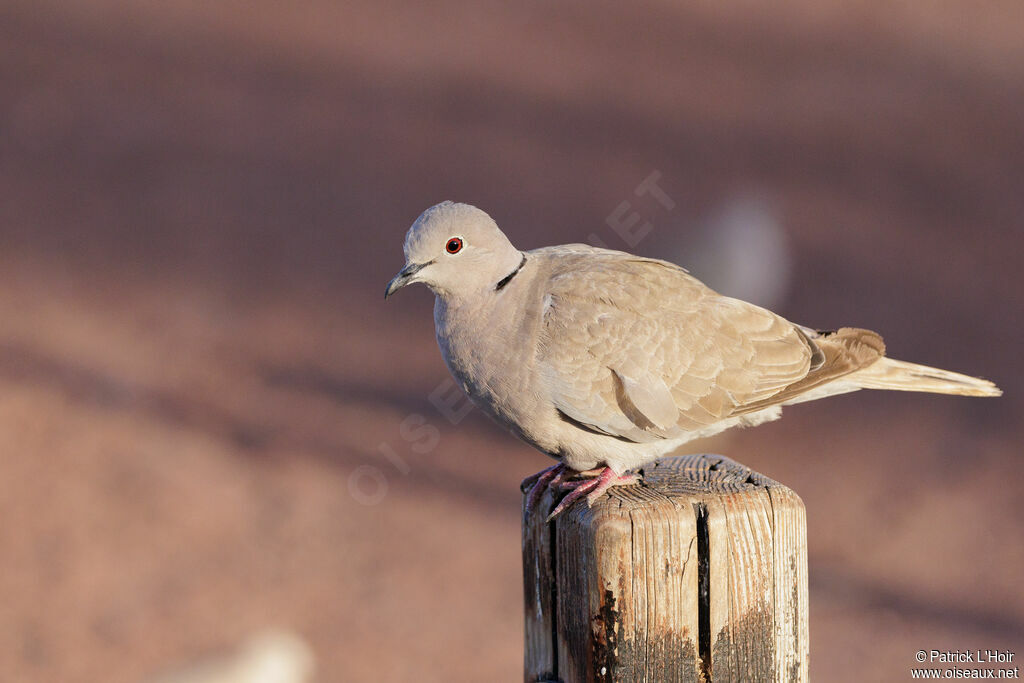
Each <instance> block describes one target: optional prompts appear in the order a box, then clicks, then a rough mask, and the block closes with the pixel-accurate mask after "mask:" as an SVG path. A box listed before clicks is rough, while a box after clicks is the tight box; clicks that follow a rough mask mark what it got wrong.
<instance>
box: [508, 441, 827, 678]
mask: <svg viewBox="0 0 1024 683" xmlns="http://www.w3.org/2000/svg"><path fill="white" fill-rule="evenodd" d="M641 474H642V477H643V483H642V485H639V486H630V487H616V488H614V489H612V490H611V491H610V493H609V494H608V495H606V496H604V497H603V498H602V499H601V500H599V501H598V502H597V503H595V504H594V506H593V507H592V508H588V507H587V505H586V504H585V503H583V502H580V503H577V504H576V505H574V506H573V507H572V508H571V509H569V510H567V511H566V512H565V513H564V514H563V515H561V516H560V517H559V518H558V519H556V520H555V521H554V522H551V523H545V522H544V516H545V515H544V513H545V512H546V511H547V510H549V509H550V507H551V505H553V503H554V502H555V501H554V497H553V495H552V493H551V492H550V491H548V492H546V493H545V494H544V497H543V498H542V499H541V502H540V505H539V507H538V510H536V511H533V512H534V513H533V514H527V512H526V511H524V518H523V570H524V571H523V578H524V585H525V600H526V604H525V607H526V634H525V635H526V653H525V659H524V665H525V669H524V679H525V680H527V681H552V680H558V681H565V682H566V683H571V682H574V681H712V680H713V681H750V680H758V681H806V680H807V664H808V625H807V542H806V519H805V514H804V507H803V503H802V502H801V500H800V498H799V497H798V496H797V495H796V494H795V493H793V492H792V491H790V490H789V489H787V488H786V487H785V486H782V485H781V484H779V483H777V482H775V481H772V480H771V479H768V478H767V477H764V476H763V475H760V474H758V473H757V472H754V471H752V470H750V469H749V468H747V467H745V466H743V465H740V464H739V463H736V462H734V461H732V460H729V459H728V458H724V457H722V456H715V455H691V456H680V457H674V458H664V459H662V460H658V461H655V462H654V463H651V464H650V465H648V466H646V467H645V468H643V469H642V470H641Z"/></svg>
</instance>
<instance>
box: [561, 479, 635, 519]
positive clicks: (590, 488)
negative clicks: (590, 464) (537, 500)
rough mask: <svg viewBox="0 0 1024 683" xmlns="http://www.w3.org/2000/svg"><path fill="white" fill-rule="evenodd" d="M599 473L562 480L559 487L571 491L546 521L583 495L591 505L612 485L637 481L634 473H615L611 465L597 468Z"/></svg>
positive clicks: (622, 484)
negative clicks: (572, 479)
mask: <svg viewBox="0 0 1024 683" xmlns="http://www.w3.org/2000/svg"><path fill="white" fill-rule="evenodd" d="M599 471H600V472H601V474H599V475H598V476H596V477H594V478H592V479H581V480H577V481H563V482H562V483H561V488H563V489H572V491H571V493H569V495H567V496H566V497H565V498H563V499H562V501H561V502H560V503H559V504H558V505H557V506H555V509H554V510H552V511H551V514H550V515H548V518H547V521H549V522H550V521H551V520H553V519H554V518H555V517H557V516H558V515H560V514H562V513H563V512H564V511H565V510H566V509H567V508H568V507H569V506H570V505H572V504H573V503H575V502H576V501H577V500H579V499H580V498H582V497H583V496H586V497H587V506H588V507H589V506H591V505H593V504H594V502H595V501H596V500H597V499H598V498H600V497H601V496H603V495H604V493H605V492H606V491H607V490H608V489H610V488H611V487H613V486H625V485H627V484H635V483H636V482H637V476H636V475H635V474H615V471H614V470H612V468H611V467H604V468H602V469H601V470H599Z"/></svg>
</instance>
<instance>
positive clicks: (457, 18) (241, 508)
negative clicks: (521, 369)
mask: <svg viewBox="0 0 1024 683" xmlns="http://www.w3.org/2000/svg"><path fill="white" fill-rule="evenodd" d="M1022 34H1024V6H1022V5H1021V3H1020V2H1019V0H983V1H979V2H972V3H949V2H939V1H931V0H925V1H921V0H913V1H910V0H900V1H897V2H882V1H881V0H860V1H858V2H849V1H848V0H798V1H797V2H793V3H786V4H785V5H780V4H778V3H773V4H764V5H762V4H761V3H754V2H728V3H722V2H711V1H710V0H708V1H696V2H685V3H681V2H663V1H660V0H647V1H645V2H640V3H629V4H622V3H610V2H598V3H594V2H590V3H582V2H567V3H557V4H554V5H552V4H549V3H539V2H521V3H516V4H511V3H496V2H464V1H460V0H443V1H442V2H438V3H431V4H430V5H429V6H428V5H425V4H423V3H414V2H401V1H383V2H345V3H339V2H331V1H329V0H307V1H306V2H302V3H277V2H269V1H268V0H248V1H247V2H241V1H238V0H224V1H223V2H216V3H210V2H196V1H194V0H165V1H164V2H160V3H154V2H142V1H140V0H3V2H0V320H2V324H0V520H2V522H0V558H2V567H3V569H2V571H0V679H2V680H4V681H40V682H48V681H55V682H56V681H62V682H63V681H107V682H111V683H119V682H121V681H126V682H128V681H132V682H135V681H150V680H155V679H156V677H159V676H178V675H179V674H180V676H179V678H176V679H174V680H186V678H187V675H188V674H187V673H180V672H182V671H194V670H198V669H196V668H195V667H196V666H197V665H196V662H209V661H215V660H217V658H218V657H230V656H232V655H231V653H233V652H238V653H242V654H239V655H238V656H240V657H241V656H243V654H244V652H246V651H247V650H246V648H248V647H250V646H251V643H253V642H264V643H265V642H267V641H268V638H269V640H270V641H272V642H276V643H277V644H278V645H280V646H281V647H283V648H284V651H287V652H286V654H283V655H281V656H282V657H284V659H288V661H290V662H291V663H290V664H288V665H287V666H285V665H281V666H282V667H283V668H284V669H287V668H288V667H289V666H290V667H292V669H290V670H294V672H296V673H295V675H294V677H293V679H284V678H282V679H270V680H275V681H277V680H282V681H283V680H295V681H299V680H315V681H321V682H332V681H361V680H373V681H413V680H422V681H435V680H436V681H442V680H443V681H462V680H466V681H469V680H481V681H482V680H487V681H499V680H507V681H513V680H519V679H520V677H521V671H522V669H521V657H522V606H521V599H522V598H521V595H522V593H521V590H522V589H521V573H520V547H519V516H520V509H519V505H520V495H519V491H518V484H519V481H520V479H521V478H522V477H524V476H526V475H527V474H530V473H531V472H533V471H535V470H538V469H540V468H541V467H543V466H546V465H547V464H549V463H548V462H547V461H546V459H545V457H544V456H542V455H540V454H539V453H537V452H535V451H533V450H532V449H531V448H530V447H528V446H526V445H524V444H521V443H520V442H518V441H516V440H515V439H514V438H512V437H511V436H509V435H507V434H506V433H504V432H503V431H501V430H500V429H499V428H497V427H496V426H495V425H493V424H492V423H491V422H490V421H489V420H488V419H487V418H485V417H483V416H482V415H481V414H480V413H478V412H475V411H474V412H470V413H468V414H466V411H464V410H463V407H464V404H463V403H462V402H461V399H459V398H458V394H455V393H450V392H451V389H452V386H451V385H449V384H446V383H445V380H446V378H447V377H448V375H447V371H446V369H445V367H444V365H443V363H442V361H441V358H440V354H439V353H438V351H437V347H436V344H435V342H434V331H433V321H432V314H431V307H432V299H431V296H430V294H429V292H427V291H426V290H425V289H423V288H410V289H409V290H406V291H403V292H401V294H400V295H399V296H397V297H395V298H394V299H393V300H390V301H388V302H387V305H385V304H384V301H383V299H382V296H381V294H382V291H383V287H384V284H385V283H386V282H387V281H388V279H389V278H390V277H391V276H392V275H393V274H394V272H395V271H397V270H398V269H399V268H400V267H401V266H402V262H403V257H402V251H401V245H402V239H403V237H404V233H405V231H406V229H407V228H408V227H409V225H410V224H411V222H412V221H413V220H414V219H415V218H416V216H417V215H418V214H419V213H420V212H421V211H422V210H423V209H424V208H426V207H427V206H429V205H431V204H434V203H436V202H438V201H441V200H443V199H454V200H460V201H467V202H470V203H473V204H476V205H478V206H480V207H481V208H483V209H485V210H486V211H488V212H489V213H490V214H491V215H492V216H493V217H494V218H495V219H496V220H497V221H498V223H499V225H501V226H502V227H503V228H504V230H505V231H506V232H507V234H508V235H509V236H510V238H511V239H512V240H513V242H514V243H515V244H516V245H517V246H519V247H520V248H523V249H529V248H534V247H538V246H544V245H547V244H555V243H563V242H587V241H589V242H592V243H595V244H606V245H607V246H609V247H612V248H617V249H627V250H630V251H635V252H638V253H641V254H645V255H650V256H657V257H661V258H667V259H670V260H674V261H676V262H678V263H681V264H682V265H685V266H687V267H689V268H690V269H691V270H692V271H693V272H695V273H696V274H697V275H699V276H701V277H703V278H705V279H707V280H708V281H709V282H710V283H711V284H713V285H714V286H715V287H717V288H718V289H720V290H721V291H723V292H725V293H727V294H732V295H736V296H741V297H747V298H752V299H753V300H755V301H758V302H759V303H763V304H767V305H770V306H772V307H774V308H775V309H776V310H777V311H779V312H780V313H781V314H783V315H785V316H786V317H788V318H790V319H792V320H795V321H797V322H800V323H803V324H807V325H809V326H815V327H821V328H834V327H839V326H842V325H855V326H861V327H868V328H871V329H875V330H878V331H880V332H881V333H882V334H883V335H884V336H885V338H886V341H887V343H888V347H889V351H890V353H891V355H893V356H896V357H900V358H904V359H907V360H913V361H916V362H920V363H927V364H931V365H937V366H940V367H943V368H948V369H952V370H958V371H962V372H967V373H970V374H975V375H980V376H984V377H988V378H991V379H993V380H995V381H997V382H998V383H999V384H1000V385H1001V386H1002V388H1003V389H1004V390H1005V391H1006V395H1005V396H1004V397H1003V398H1001V399H998V400H980V399H963V398H953V397H944V396H930V395H910V394H883V393H877V392H876V393H868V392H860V393H858V394H853V395H848V396H842V397H837V398H833V399H830V400H828V401H824V402H819V403H813V404H808V405H803V406H797V407H793V408H790V409H788V410H787V414H786V417H785V419H783V420H782V421H780V422H776V423H772V424H769V425H766V426H763V427H759V428H757V429H754V430H747V431H738V432H735V433H731V434H728V435H726V436H723V437H722V438H719V439H716V440H714V441H712V442H705V443H701V444H697V445H696V446H694V449H693V450H707V451H711V452H720V453H724V454H726V455H729V456H731V457H732V458H735V459H737V460H740V461H742V462H744V463H745V464H747V465H750V466H751V467H753V468H754V469H757V470H759V471H761V472H763V473H765V474H766V475H768V476H770V477H773V478H775V479H777V480H780V481H782V482H783V483H785V484H787V485H788V486H790V487H791V488H793V489H794V490H796V491H797V492H798V493H799V494H800V495H801V496H802V497H803V499H804V501H805V503H806V505H807V510H808V526H809V544H810V551H809V554H810V581H811V584H810V585H811V593H810V600H811V603H810V604H811V655H812V660H811V674H812V677H813V679H814V680H816V681H847V680H848V681H862V680H903V679H906V678H908V677H909V669H910V667H911V666H913V665H914V662H913V655H914V653H915V652H916V651H917V650H918V649H932V648H935V649H969V648H1002V649H1009V650H1012V651H1015V652H1016V653H1017V656H1018V658H1019V657H1021V656H1024V653H1022V652H1021V650H1022V649H1024V585H1022V579H1021V576H1022V575H1024V543H1022V542H1021V540H1022V538H1024V498H1022V496H1021V495H1020V490H1021V484H1022V476H1021V462H1020V457H1021V456H1020V450H1021V444H1022V443H1024V427H1022V426H1021V422H1020V420H1019V419H1018V417H1019V416H1020V415H1021V408H1022V404H1021V396H1022V390H1024V371H1022V370H1024V360H1022V357H1021V352H1020V343H1021V341H1020V340H1021V339H1024V295H1022V293H1021V292H1022V290H1024V268H1022V261H1021V259H1022V253H1024V229H1022V228H1024V116H1022V111H1024V41H1021V35H1022ZM652 178H653V180H651V179H652ZM649 180H650V181H651V182H654V183H656V185H657V187H658V188H659V189H660V190H661V191H662V192H663V195H658V194H653V193H650V192H638V187H640V186H641V185H642V184H643V183H644V182H645V181H649ZM627 221H632V222H631V223H630V225H631V226H632V227H631V228H630V229H628V230H624V229H622V228H621V227H620V228H616V227H614V226H618V225H621V224H622V223H624V222H627ZM431 396H433V397H434V399H433V400H432V399H431ZM439 406H440V408H439ZM261 633H262V634H264V635H262V636H261V635H260V634H261ZM267 633H270V634H272V635H270V636H267V635H266V634H267ZM274 634H276V635H274ZM261 638H262V640H261ZM247 643H249V645H247ZM281 643H284V645H281ZM287 653H290V654H287ZM289 657H290V659H289ZM211 658H212V659H211ZM200 668H201V667H200ZM280 668H281V667H279V669H280ZM281 670H283V669H281ZM175 672H178V673H175ZM181 676H184V677H185V678H182V677H181ZM161 680H163V679H161ZM188 680H193V679H188ZM194 680H200V679H199V678H195V679H194ZM204 680H205V679H204ZM219 680H225V679H219ZM232 680H235V679H232ZM247 680H248V679H247Z"/></svg>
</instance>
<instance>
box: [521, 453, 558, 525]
mask: <svg viewBox="0 0 1024 683" xmlns="http://www.w3.org/2000/svg"><path fill="white" fill-rule="evenodd" d="M565 471H566V467H565V465H563V464H561V463H559V464H557V465H552V466H551V467H548V468H546V469H543V470H541V471H540V472H538V473H537V474H532V475H530V476H529V477H527V478H526V479H523V483H522V484H520V485H519V490H520V491H522V492H523V493H526V492H527V491H529V492H530V493H529V495H527V497H526V509H525V511H526V514H529V513H530V512H532V511H533V508H535V507H536V506H537V501H539V500H540V497H541V495H543V493H544V489H545V488H547V487H549V486H558V484H559V483H560V482H561V481H562V477H563V476H565Z"/></svg>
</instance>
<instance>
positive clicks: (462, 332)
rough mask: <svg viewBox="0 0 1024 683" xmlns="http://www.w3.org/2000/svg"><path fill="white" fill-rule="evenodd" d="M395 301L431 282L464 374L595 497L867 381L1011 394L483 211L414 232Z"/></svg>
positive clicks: (637, 260)
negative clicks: (504, 227) (541, 235)
mask: <svg viewBox="0 0 1024 683" xmlns="http://www.w3.org/2000/svg"><path fill="white" fill-rule="evenodd" d="M404 252H405V260H406V263H405V266H404V267H403V268H402V270H401V271H400V272H399V273H398V274H397V275H395V277H394V278H393V279H392V280H391V281H390V282H388V284H387V288H386V289H385V292H384V297H385V299H387V298H388V297H390V296H391V295H392V294H394V293H395V292H396V291H398V290H399V289H401V288H403V287H405V286H407V285H410V284H413V283H422V284H424V285H426V286H427V287H429V288H430V289H431V290H432V291H433V293H434V295H435V301H434V324H435V328H436V333H437V343H438V346H439V347H440V349H441V355H442V356H443V357H444V361H445V363H446V364H447V366H448V369H449V370H450V371H451V374H452V376H453V377H454V378H455V380H456V381H457V382H458V383H459V384H460V385H461V387H462V388H463V390H464V391H465V392H466V394H467V395H468V396H469V398H470V399H471V400H472V402H473V403H474V404H475V405H476V406H478V407H479V408H480V409H481V410H483V411H484V412H485V413H487V414H488V415H490V416H491V417H492V418H494V419H495V420H496V421H497V422H498V423H500V424H501V425H504V426H505V427H507V428H508V429H509V430H510V431H511V432H512V433H513V434H515V435H516V436H518V437H519V438H520V439H522V440H523V441H525V442H526V443H528V444H530V445H532V446H533V447H534V448H536V449H538V450H540V451H541V452H542V453H545V454H547V455H549V456H551V457H552V458H554V459H555V460H557V461H558V463H557V464H555V465H553V466H551V467H549V468H547V469H545V470H543V471H541V472H539V473H537V474H535V475H533V476H532V477H529V478H527V479H526V480H525V481H524V482H523V489H524V491H527V492H528V498H527V504H526V509H527V510H530V509H531V507H532V506H533V505H535V503H536V500H538V499H539V493H540V492H541V491H542V490H543V488H544V487H557V488H558V489H559V490H565V491H568V494H567V495H565V496H564V497H563V498H562V500H561V502H560V503H559V504H558V505H557V506H556V507H555V508H554V510H552V512H551V513H550V515H549V519H550V518H553V517H555V516H557V515H558V514H560V513H561V512H562V511H564V510H565V509H567V508H568V507H569V506H571V505H572V504H573V503H574V502H575V501H577V500H579V499H580V498H582V497H583V496H586V499H587V503H588V504H593V503H594V502H595V501H596V500H597V499H598V498H599V497H600V496H602V495H603V494H604V493H605V492H606V491H607V490H608V489H609V488H610V487H612V486H617V485H628V484H632V483H636V482H637V481H638V478H637V475H635V474H633V473H632V471H633V470H636V469H637V468H640V467H642V466H643V465H644V464H646V463H648V462H650V461H652V460H655V459H657V458H659V457H661V456H663V455H665V454H667V453H669V452H672V451H674V450H676V449H678V448H679V447H680V446H682V445H683V444H685V443H686V442H688V441H691V440H694V439H699V438H704V437H707V436H711V435H713V434H717V433H719V432H722V431H723V430H726V429H730V428H733V427H749V426H755V425H759V424H762V423H765V422H768V421H770V420H775V419H778V418H779V417H780V416H781V412H782V408H783V406H789V405H793V404H796V403H802V402H804V401H811V400H817V399H820V398H825V397H828V396H835V395H837V394H844V393H848V392H852V391H857V390H859V389H890V390H897V391H923V392H933V393H940V394H958V395H962V396H999V395H1000V394H1001V393H1002V392H1001V391H1000V390H999V389H998V388H997V387H996V386H995V384H993V383H992V382H989V381H987V380H984V379H978V378H975V377H970V376H967V375H962V374H959V373H956V372H950V371H947V370H940V369H937V368H932V367H928V366H924V365H917V364H914V363H908V362H904V361H899V360H894V359H891V358H887V357H886V356H885V344H884V343H883V341H882V337H881V336H879V335H878V334H877V333H875V332H872V331H870V330H865V329H858V328H854V327H841V328H838V329H835V330H828V331H826V330H817V329H814V328H811V327H805V326H802V325H797V324H795V323H791V322H789V321H788V320H786V319H785V318H782V317H781V316H779V315H776V314H775V313H772V312H771V311H769V310H766V309H764V308H761V307H759V306H756V305H754V304H751V303H747V302H745V301H741V300H738V299H734V298H730V297H728V296H724V295H722V294H719V293H717V292H715V291H713V290H712V289H710V288H709V287H707V286H706V285H705V284H704V283H702V282H701V281H699V280H698V279H696V278H695V277H693V276H691V275H690V274H689V273H688V272H687V271H686V270H685V269H683V268H682V267H680V266H677V265H675V264H673V263H670V262H668V261H661V260H658V259H653V258H645V257H641V256H635V255H633V254H629V253H625V252H620V251H614V250H610V249H601V248H597V247H593V246H589V245H585V244H567V245H561V246H552V247H543V248H540V249H534V250H532V251H520V250H519V249H517V248H516V247H515V246H513V245H512V243H511V242H510V241H509V239H508V238H507V237H506V236H505V234H504V233H503V232H502V231H501V230H500V229H499V228H498V225H497V224H496V223H495V221H494V220H493V219H492V218H491V217H490V216H489V215H487V213H485V212H484V211H482V210H480V209H478V208H476V207H474V206H471V205H469V204H461V203H455V202H450V201H446V202H442V203H440V204H437V205H435V206H432V207H430V208H429V209H427V210H426V211H424V212H423V213H422V214H421V215H420V216H419V218H417V219H416V221H415V222H414V223H413V224H412V227H411V228H409V231H408V233H407V234H406V237H405V244H404Z"/></svg>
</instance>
